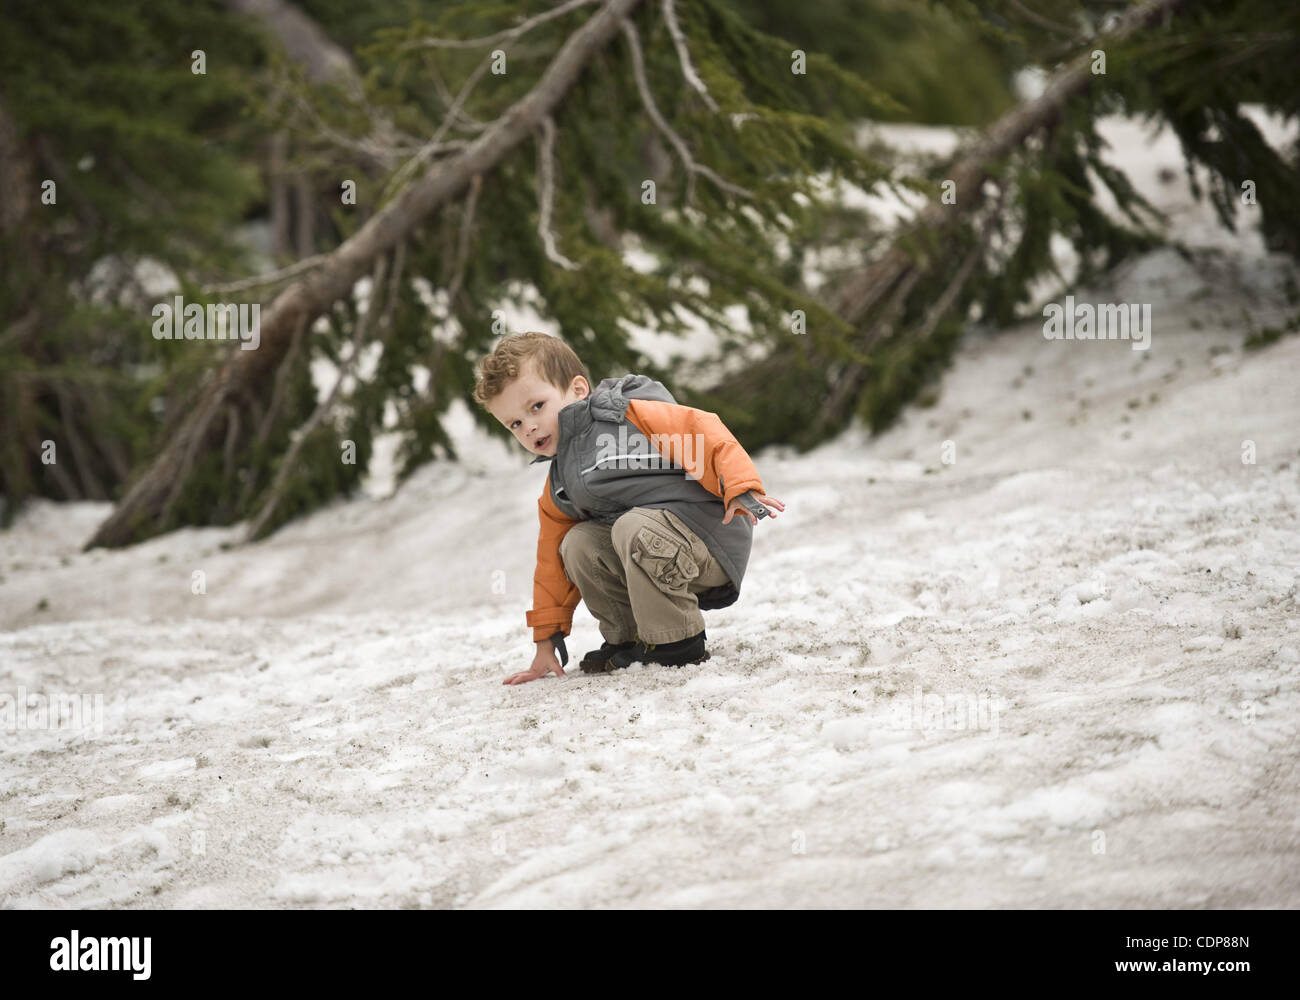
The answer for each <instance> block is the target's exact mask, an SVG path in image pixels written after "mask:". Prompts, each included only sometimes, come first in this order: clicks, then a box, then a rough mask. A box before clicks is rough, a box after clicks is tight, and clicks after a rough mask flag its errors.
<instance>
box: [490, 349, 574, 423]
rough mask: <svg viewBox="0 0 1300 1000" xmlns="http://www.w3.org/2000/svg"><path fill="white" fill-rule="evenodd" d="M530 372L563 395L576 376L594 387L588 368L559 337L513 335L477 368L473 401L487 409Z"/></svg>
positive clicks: (493, 350)
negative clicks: (520, 377) (511, 385)
mask: <svg viewBox="0 0 1300 1000" xmlns="http://www.w3.org/2000/svg"><path fill="white" fill-rule="evenodd" d="M528 371H531V372H532V373H533V374H534V375H536V376H537V377H538V378H540V379H542V380H543V381H544V382H549V383H551V385H553V386H555V387H556V388H557V389H559V390H560V391H561V392H563V391H564V390H566V389H568V388H569V385H570V384H571V383H572V382H573V379H574V376H577V375H581V376H582V377H583V378H585V379H586V380H587V384H588V385H590V384H591V376H590V375H589V374H588V373H587V366H586V365H584V364H583V363H582V359H581V358H579V357H578V355H577V354H576V353H575V352H574V350H573V348H572V347H570V346H569V345H568V344H566V343H565V342H564V341H563V340H561V339H560V338H559V337H552V336H550V335H549V334H545V333H536V332H531V333H514V334H511V335H510V336H508V337H505V338H503V339H502V340H501V341H500V342H499V343H498V344H497V345H496V347H494V348H493V349H492V353H491V354H489V355H487V356H486V357H482V358H480V359H479V360H478V363H477V364H475V366H474V401H475V402H476V403H478V404H479V406H481V407H483V409H485V410H486V409H487V408H488V403H489V402H490V401H491V400H493V399H495V398H496V397H497V396H499V395H501V393H502V392H503V391H504V390H505V387H506V386H508V385H509V384H510V383H511V382H513V381H514V380H515V379H517V378H519V376H521V375H523V374H524V373H525V372H528Z"/></svg>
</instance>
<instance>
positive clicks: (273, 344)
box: [86, 0, 641, 548]
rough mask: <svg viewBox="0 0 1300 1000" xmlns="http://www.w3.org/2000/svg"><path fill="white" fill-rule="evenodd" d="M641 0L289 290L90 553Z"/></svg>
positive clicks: (602, 24)
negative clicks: (255, 342)
mask: <svg viewBox="0 0 1300 1000" xmlns="http://www.w3.org/2000/svg"><path fill="white" fill-rule="evenodd" d="M640 2H641V0H607V2H606V3H604V4H603V5H602V6H601V9H600V10H599V11H597V12H596V13H595V14H593V15H592V16H591V17H590V18H588V19H587V21H586V22H585V23H584V24H583V25H582V26H581V27H579V28H578V29H577V30H575V31H574V32H573V34H572V35H570V36H569V38H568V39H567V40H566V41H565V42H564V44H563V45H562V46H561V48H560V51H559V52H558V53H556V55H555V57H554V59H552V61H551V63H550V65H549V66H547V68H546V70H545V72H544V73H543V74H542V76H541V78H540V79H539V80H538V81H537V83H536V85H535V86H534V87H533V88H532V89H531V90H530V91H529V92H528V93H526V94H525V95H524V96H523V97H521V98H520V99H519V100H518V101H516V102H515V103H514V104H513V105H512V106H511V107H510V108H509V109H508V110H507V111H506V112H505V113H504V114H503V115H502V116H501V117H500V118H499V119H497V120H496V121H495V122H494V123H493V124H492V126H491V127H490V128H488V129H486V130H484V132H483V133H482V135H480V136H478V138H476V139H475V140H474V141H473V142H471V143H470V144H469V145H468V146H466V147H465V148H464V149H463V150H462V151H461V152H460V153H458V154H456V155H454V156H452V157H449V158H447V159H445V160H442V161H440V162H439V164H438V166H437V167H436V168H435V169H433V170H431V171H430V172H428V173H427V174H425V175H423V176H422V177H420V178H419V179H418V180H416V181H413V182H412V183H411V184H409V185H408V186H407V187H405V188H403V189H402V190H401V191H399V192H397V193H396V194H395V196H394V197H393V199H392V200H391V201H390V202H389V203H387V204H386V205H384V206H383V207H382V208H381V209H380V210H379V211H377V212H376V213H375V214H374V215H373V216H371V217H370V218H369V219H368V220H366V222H365V223H364V224H363V225H362V226H361V228H360V229H358V230H357V232H355V233H354V234H352V236H350V237H349V238H348V239H347V240H345V241H344V242H343V244H342V245H341V246H339V247H338V248H337V249H336V250H335V251H333V252H332V253H331V254H330V255H329V256H328V258H327V259H326V260H325V261H324V262H323V263H322V264H321V265H320V267H318V268H316V269H315V270H313V271H312V273H311V274H309V275H306V276H304V277H301V278H299V279H298V280H297V281H295V282H294V283H293V284H291V285H289V287H287V288H285V289H284V291H282V292H281V293H280V294H279V296H278V297H277V298H276V300H275V301H274V302H273V303H272V304H271V307H270V308H269V309H268V310H266V312H265V314H264V315H263V317H262V324H261V340H260V346H259V347H258V349H257V350H249V351H243V350H236V351H234V352H232V354H231V357H230V358H229V360H228V361H227V362H226V363H225V364H224V365H222V367H221V368H220V369H218V370H217V371H215V372H214V377H213V378H211V379H210V380H209V381H208V383H207V384H206V385H205V386H204V387H203V389H202V395H201V398H200V399H199V400H198V401H197V403H196V405H194V406H192V407H188V408H187V411H186V413H185V415H184V416H183V417H182V419H181V420H180V422H179V423H178V424H177V425H176V427H175V429H174V430H173V432H172V434H171V437H170V438H169V439H168V440H167V442H166V443H165V444H164V446H163V447H162V449H161V450H160V452H159V453H158V455H157V456H156V457H155V458H154V460H153V462H152V463H150V465H149V467H148V468H147V469H146V470H145V471H144V473H143V474H142V475H141V476H140V477H139V478H138V479H137V480H136V481H135V483H134V484H133V485H132V487H131V488H130V490H129V491H128V492H127V494H126V496H124V497H123V499H122V501H121V502H120V503H119V504H118V506H117V509H116V510H114V512H113V514H112V516H110V517H109V518H108V519H107V520H106V521H105V522H104V523H103V524H101V525H100V526H99V528H98V530H97V531H96V532H95V534H94V535H93V536H92V537H91V538H90V540H89V541H88V542H87V543H86V547H87V548H93V547H95V546H102V545H123V544H127V543H129V542H131V541H134V540H138V539H139V538H141V537H147V536H148V535H151V534H154V533H156V532H157V531H158V530H159V528H160V526H161V523H162V522H161V521H160V520H159V515H160V512H161V508H162V507H163V505H164V502H165V500H166V497H167V496H168V494H169V493H170V492H171V490H172V488H173V487H174V485H175V483H176V481H177V479H178V478H181V479H183V478H185V477H184V476H179V475H178V473H179V470H180V469H181V467H182V462H183V461H184V459H185V457H186V455H187V453H188V452H189V451H190V449H191V446H192V442H195V444H194V445H193V446H194V447H197V448H201V449H211V448H213V447H218V448H219V447H220V446H221V442H220V441H214V440H213V437H214V436H213V434H212V433H211V426H210V424H211V404H212V403H217V404H220V403H221V401H223V400H225V399H227V398H230V397H232V396H238V397H239V398H251V397H253V396H256V395H257V394H259V393H261V392H264V391H265V388H266V386H267V383H268V381H270V380H271V379H273V377H274V374H275V372H276V371H277V370H278V369H279V367H280V365H281V363H282V362H283V361H284V358H285V354H286V353H287V351H288V350H289V347H290V345H291V343H292V341H293V338H294V332H295V330H298V329H301V328H303V324H308V323H310V322H311V320H312V319H314V318H315V317H316V316H317V315H319V314H320V313H321V312H323V311H324V310H325V309H327V308H328V307H329V305H330V303H332V302H334V301H336V300H338V299H340V298H342V297H343V296H344V295H346V294H348V291H349V290H350V289H351V287H352V285H353V283H354V282H355V281H356V280H357V279H358V278H359V277H360V276H361V275H362V274H364V273H365V272H366V271H367V270H368V269H369V267H370V266H371V263H372V261H373V260H374V258H375V256H376V255H377V254H380V253H384V252H386V251H387V250H389V249H390V248H392V247H393V246H395V245H396V243H397V242H398V241H399V240H400V239H402V238H403V237H405V236H406V235H407V234H408V233H409V232H410V231H411V230H412V229H413V228H414V227H416V226H418V225H421V224H423V223H424V222H426V221H427V219H428V218H429V216H430V215H432V214H433V213H435V212H436V211H437V210H438V209H440V208H441V207H442V206H443V205H445V204H446V203H447V202H448V201H450V200H451V199H452V198H454V197H455V196H456V195H457V194H458V193H459V192H460V191H461V190H463V189H464V188H465V186H466V185H468V184H469V183H470V181H471V178H473V177H474V176H475V175H476V174H484V173H487V172H488V171H490V170H492V169H494V168H495V167H496V165H497V164H498V163H500V161H501V159H502V158H503V157H505V156H506V155H507V154H509V153H510V151H511V150H513V149H514V148H515V147H517V146H518V145H519V144H520V143H521V142H524V141H525V140H527V138H528V137H529V135H530V134H531V133H532V130H533V129H534V128H535V127H536V125H537V123H538V121H540V119H541V118H542V117H543V116H544V115H547V114H550V113H551V112H552V111H553V110H554V109H555V107H556V106H557V105H558V104H559V103H560V101H561V100H562V99H563V98H564V96H565V94H567V93H568V92H569V90H570V88H572V86H573V85H574V83H575V82H576V81H577V79H578V76H579V74H580V73H581V72H582V71H583V69H584V67H585V66H586V64H587V62H588V61H589V60H590V59H591V58H592V56H593V55H594V54H595V53H596V52H597V51H598V50H599V49H600V48H601V47H602V46H604V45H606V44H608V43H609V41H610V39H612V38H613V37H614V35H615V34H616V33H617V32H618V30H619V25H620V23H621V21H622V19H623V18H625V17H626V16H627V15H628V13H629V12H630V11H632V10H633V9H634V8H635V7H636V6H637V4H638V3H640Z"/></svg>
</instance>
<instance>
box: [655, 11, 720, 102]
mask: <svg viewBox="0 0 1300 1000" xmlns="http://www.w3.org/2000/svg"><path fill="white" fill-rule="evenodd" d="M663 7H664V23H665V24H666V25H667V26H668V34H670V35H671V36H672V39H673V45H675V46H676V47H677V58H678V59H680V60H681V62H682V75H683V76H684V77H686V82H687V83H689V84H690V85H691V86H692V87H694V88H695V89H696V90H697V91H699V94H700V96H701V97H703V98H704V103H705V105H706V106H707V107H708V109H709V110H710V111H712V112H714V113H716V112H717V111H718V104H717V102H716V101H715V100H714V99H713V98H712V97H711V96H710V95H709V88H708V87H706V86H704V81H703V80H701V79H700V76H699V74H698V73H696V72H695V66H694V65H693V64H692V63H691V53H690V50H689V49H688V48H687V47H686V36H685V35H684V34H682V29H681V25H679V24H678V23H677V12H676V11H675V10H674V9H673V0H663Z"/></svg>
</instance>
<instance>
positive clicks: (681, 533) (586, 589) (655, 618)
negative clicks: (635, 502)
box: [560, 507, 729, 645]
mask: <svg viewBox="0 0 1300 1000" xmlns="http://www.w3.org/2000/svg"><path fill="white" fill-rule="evenodd" d="M560 558H561V559H562V560H563V561H564V573H565V575H566V576H567V577H568V578H569V579H570V580H571V581H572V582H573V583H575V584H576V585H577V587H578V590H579V591H581V593H582V599H583V601H585V602H586V605H587V610H588V611H590V612H591V613H592V615H593V616H594V617H595V619H596V621H597V622H599V623H600V634H601V635H602V636H603V637H604V638H605V641H606V642H630V641H632V640H633V639H638V638H639V639H640V640H641V641H642V642H648V643H654V644H656V645H659V644H662V643H667V642H677V641H678V640H679V639H686V638H689V637H690V636H693V635H698V634H699V633H700V632H702V631H704V615H703V614H702V613H701V612H700V602H699V601H698V600H697V599H696V596H695V595H696V594H697V593H699V592H700V591H703V590H708V589H710V588H711V587H720V586H722V585H723V584H725V583H727V581H728V579H729V578H728V576H727V571H726V570H724V569H723V568H722V566H721V565H719V563H718V562H717V560H715V559H714V558H713V556H712V554H711V553H710V552H709V548H708V546H707V545H705V544H704V541H703V540H702V539H701V538H700V536H699V535H697V534H695V532H693V531H691V529H690V528H688V527H687V526H686V524H685V523H684V522H683V521H682V519H681V518H679V517H678V516H677V515H676V514H674V513H673V512H672V511H669V510H664V509H662V508H649V507H633V508H632V509H631V510H629V511H627V512H625V513H624V514H621V515H620V516H619V518H618V520H616V521H615V522H614V523H613V524H612V525H609V524H599V523H597V522H596V521H581V522H579V523H578V524H575V525H574V526H573V527H572V528H570V529H569V531H568V533H567V534H565V536H564V538H563V540H562V541H561V542H560Z"/></svg>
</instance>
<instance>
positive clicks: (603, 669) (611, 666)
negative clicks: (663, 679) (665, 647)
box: [583, 650, 712, 673]
mask: <svg viewBox="0 0 1300 1000" xmlns="http://www.w3.org/2000/svg"><path fill="white" fill-rule="evenodd" d="M711 656H712V654H710V653H709V651H708V650H705V651H704V655H703V656H701V657H699V658H698V659H695V660H683V661H682V662H681V663H663V662H662V661H660V660H633V661H632V663H644V664H645V665H646V666H655V667H689V666H690V665H691V664H692V663H703V662H704V661H705V660H708V659H711ZM631 665H632V664H631V663H629V664H628V666H631ZM583 669H584V670H586V668H585V667H584V668H583ZM626 669H627V667H620V666H618V665H617V664H614V663H610V662H609V661H608V660H607V661H605V665H604V666H602V667H598V668H596V669H595V670H587V671H586V672H587V673H597V672H599V673H609V672H610V671H614V670H626Z"/></svg>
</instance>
